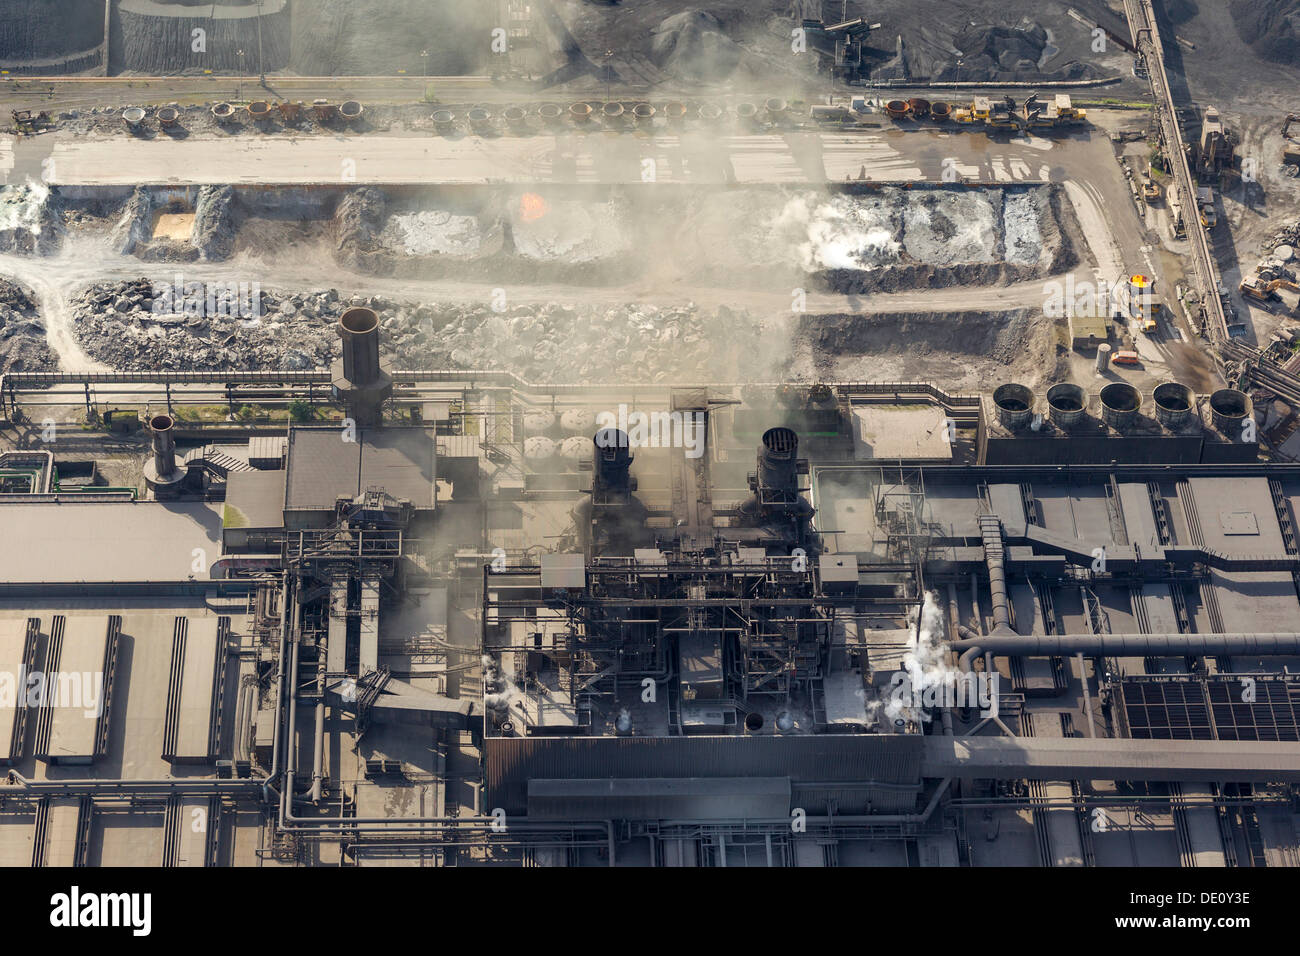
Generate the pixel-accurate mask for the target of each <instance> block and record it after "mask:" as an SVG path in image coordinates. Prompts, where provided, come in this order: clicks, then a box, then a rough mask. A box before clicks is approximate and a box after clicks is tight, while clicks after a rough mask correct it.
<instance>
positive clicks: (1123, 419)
mask: <svg viewBox="0 0 1300 956" xmlns="http://www.w3.org/2000/svg"><path fill="white" fill-rule="evenodd" d="M1141 408H1142V393H1141V392H1139V391H1138V390H1137V389H1136V388H1134V387H1133V386H1132V385H1130V384H1128V383H1127V382H1111V384H1109V385H1107V386H1105V387H1104V388H1103V389H1102V390H1101V420H1102V421H1103V422H1105V423H1106V424H1107V425H1109V426H1110V427H1111V428H1127V427H1129V426H1130V425H1132V424H1133V420H1134V419H1135V418H1137V416H1138V411H1139V410H1140V409H1141Z"/></svg>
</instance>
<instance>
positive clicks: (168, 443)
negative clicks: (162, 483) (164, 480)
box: [149, 415, 176, 477]
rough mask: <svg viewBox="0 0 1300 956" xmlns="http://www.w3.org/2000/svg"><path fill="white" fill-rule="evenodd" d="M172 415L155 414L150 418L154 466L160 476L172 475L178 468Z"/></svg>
mask: <svg viewBox="0 0 1300 956" xmlns="http://www.w3.org/2000/svg"><path fill="white" fill-rule="evenodd" d="M173 424H174V422H173V421H172V417H171V416H170V415H155V416H154V417H153V418H151V419H149V430H150V431H151V432H153V467H154V471H156V472H157V473H158V475H159V476H163V477H165V476H167V475H170V474H171V473H172V472H173V471H175V470H176V439H175V437H173V435H172V425H173Z"/></svg>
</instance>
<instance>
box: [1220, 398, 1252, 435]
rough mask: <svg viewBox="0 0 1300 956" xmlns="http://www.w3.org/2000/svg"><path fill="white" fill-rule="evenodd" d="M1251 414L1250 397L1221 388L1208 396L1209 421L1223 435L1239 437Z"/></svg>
mask: <svg viewBox="0 0 1300 956" xmlns="http://www.w3.org/2000/svg"><path fill="white" fill-rule="evenodd" d="M1253 413H1254V406H1253V404H1252V403H1251V400H1250V396H1249V395H1247V394H1246V393H1245V392H1239V391H1237V389H1235V388H1221V389H1219V390H1218V391H1217V392H1215V393H1214V394H1213V395H1211V396H1210V421H1212V422H1213V423H1214V427H1215V428H1217V429H1218V430H1219V431H1221V432H1223V434H1225V435H1229V436H1239V435H1241V434H1242V433H1243V432H1244V431H1245V422H1246V419H1247V418H1249V417H1250V416H1251V415H1252V414H1253Z"/></svg>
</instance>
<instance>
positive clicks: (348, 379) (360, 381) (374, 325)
mask: <svg viewBox="0 0 1300 956" xmlns="http://www.w3.org/2000/svg"><path fill="white" fill-rule="evenodd" d="M339 338H341V339H342V340H343V358H342V359H341V360H340V361H339V362H336V363H335V365H334V369H333V385H334V391H335V393H336V394H337V395H338V397H339V398H340V399H341V400H342V402H343V403H344V405H345V406H346V407H347V411H348V416H349V417H350V418H353V419H355V421H356V423H357V424H358V425H363V426H367V425H377V424H379V421H380V417H381V408H382V406H383V403H384V402H385V401H386V400H387V399H388V398H389V396H391V395H392V393H393V380H392V378H390V377H389V375H388V373H387V372H385V371H384V370H383V368H382V367H381V366H380V364H379V316H378V314H376V312H375V310H374V309H366V308H351V309H348V310H346V311H345V312H344V313H343V314H342V315H341V316H339Z"/></svg>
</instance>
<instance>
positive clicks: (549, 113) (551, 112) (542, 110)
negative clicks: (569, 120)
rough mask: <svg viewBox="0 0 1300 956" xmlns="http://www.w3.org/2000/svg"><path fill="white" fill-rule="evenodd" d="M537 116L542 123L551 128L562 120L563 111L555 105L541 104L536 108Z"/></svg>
mask: <svg viewBox="0 0 1300 956" xmlns="http://www.w3.org/2000/svg"><path fill="white" fill-rule="evenodd" d="M537 115H538V116H540V117H541V118H542V122H543V123H546V124H547V125H548V126H553V125H555V124H556V123H558V122H559V121H560V120H561V118H563V116H564V110H562V109H560V107H559V106H557V105H556V104H555V103H543V104H542V105H541V106H539V107H537Z"/></svg>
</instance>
